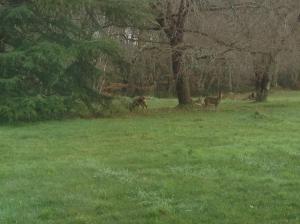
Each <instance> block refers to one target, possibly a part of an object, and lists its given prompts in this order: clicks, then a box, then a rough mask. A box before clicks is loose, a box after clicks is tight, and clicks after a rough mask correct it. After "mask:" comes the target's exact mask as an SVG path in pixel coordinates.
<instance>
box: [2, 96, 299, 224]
mask: <svg viewBox="0 0 300 224" xmlns="http://www.w3.org/2000/svg"><path fill="white" fill-rule="evenodd" d="M175 105H176V101H175V100H158V99H153V100H152V101H151V102H150V108H152V109H150V111H149V112H146V113H143V112H141V113H140V114H134V115H132V114H131V115H130V114H129V115H124V116H122V117H120V118H107V119H97V120H68V121H55V122H45V123H36V124H27V125H19V126H2V127H0V155H1V156H0V223H1V224H8V223H9V224H10V223H20V224H35V223H41V224H44V223H51V224H69V223H70V224H90V223H95V224H98V223H109V224H110V223H118V224H119V223H121V224H123V223H128V224H135V223H136V224H144V223H149V224H152V223H162V224H165V223H170V224H176V223H182V224H189V223H195V224H198V223H205V224H206V223H208V224H210V223H212V224H215V223H222V224H224V223H228V224H235V223H236V224H258V223H259V224H275V223H276V224H277V223H278V224H282V223H291V224H298V223H300V93H299V92H279V93H276V94H273V95H272V97H271V98H270V100H269V102H267V103H263V104H254V103H249V102H246V101H238V100H236V101H233V100H232V101H230V100H225V101H224V102H223V103H222V104H221V105H220V108H219V110H218V111H217V112H214V111H213V110H209V111H190V112H188V111H175V110H171V109H166V108H167V107H173V106H175ZM163 107H165V109H159V108H163Z"/></svg>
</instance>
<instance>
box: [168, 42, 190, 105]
mask: <svg viewBox="0 0 300 224" xmlns="http://www.w3.org/2000/svg"><path fill="white" fill-rule="evenodd" d="M182 57H183V55H182V52H180V51H177V50H174V48H173V54H172V69H173V77H174V80H175V83H176V94H177V98H178V103H179V105H187V104H190V103H191V102H192V100H191V93H190V83H189V77H188V76H187V75H185V74H184V73H183V72H182V70H181V67H182Z"/></svg>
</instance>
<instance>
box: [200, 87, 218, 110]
mask: <svg viewBox="0 0 300 224" xmlns="http://www.w3.org/2000/svg"><path fill="white" fill-rule="evenodd" d="M221 100H222V92H221V91H219V94H218V96H217V97H212V96H207V97H205V99H204V105H205V107H208V106H209V105H214V106H215V109H216V110H217V107H218V105H219V104H220V103H221Z"/></svg>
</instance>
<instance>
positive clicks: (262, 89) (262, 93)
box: [255, 73, 270, 102]
mask: <svg viewBox="0 0 300 224" xmlns="http://www.w3.org/2000/svg"><path fill="white" fill-rule="evenodd" d="M255 88H256V101H257V102H263V101H266V100H267V98H268V95H269V89H270V79H269V75H268V73H263V74H258V73H256V75H255Z"/></svg>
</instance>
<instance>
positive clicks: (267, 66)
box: [255, 54, 274, 102]
mask: <svg viewBox="0 0 300 224" xmlns="http://www.w3.org/2000/svg"><path fill="white" fill-rule="evenodd" d="M256 59H258V61H256V66H255V67H256V71H255V91H256V101H257V102H263V101H266V100H267V98H268V95H269V90H270V86H271V80H272V76H271V72H272V71H271V68H272V64H273V62H274V60H273V56H272V55H271V54H263V55H259V56H257V58H256Z"/></svg>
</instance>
